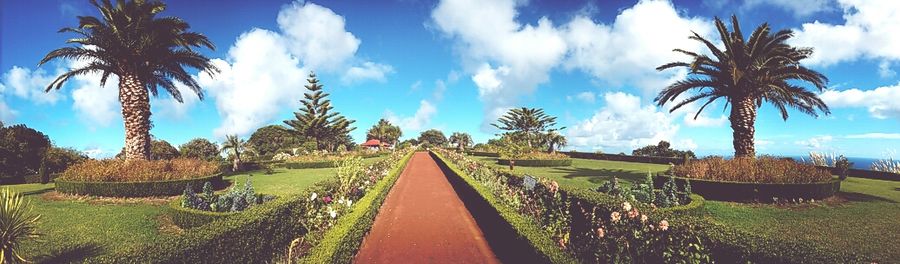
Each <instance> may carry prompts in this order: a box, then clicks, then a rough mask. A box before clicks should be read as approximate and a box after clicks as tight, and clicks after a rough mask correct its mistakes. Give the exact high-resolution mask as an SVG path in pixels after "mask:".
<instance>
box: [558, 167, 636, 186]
mask: <svg viewBox="0 0 900 264" xmlns="http://www.w3.org/2000/svg"><path fill="white" fill-rule="evenodd" d="M552 172H554V173H562V174H565V175H563V177H565V178H567V179H577V178H587V181H589V182H592V183H598V184H599V183H602V182H604V181H608V180H611V179H612V177H613V176H615V177H616V178H619V179H620V180H625V181H628V182H640V181H643V180H644V178H646V177H647V174H646V173H641V172H637V171H627V170H622V169H589V168H572V167H558V168H553V170H552Z"/></svg>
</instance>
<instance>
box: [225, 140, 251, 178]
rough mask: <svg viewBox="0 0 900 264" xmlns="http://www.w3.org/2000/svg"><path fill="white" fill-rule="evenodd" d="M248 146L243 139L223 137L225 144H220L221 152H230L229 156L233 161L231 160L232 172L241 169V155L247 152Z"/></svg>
mask: <svg viewBox="0 0 900 264" xmlns="http://www.w3.org/2000/svg"><path fill="white" fill-rule="evenodd" d="M249 147H250V144H249V143H247V141H244V139H242V138H239V137H238V136H237V135H227V136H225V142H224V143H222V151H223V152H224V151H228V150H231V155H232V156H233V158H234V159H232V162H233V163H232V167H231V169H232V171H240V168H241V154H244V153H245V152H249V151H250V149H249Z"/></svg>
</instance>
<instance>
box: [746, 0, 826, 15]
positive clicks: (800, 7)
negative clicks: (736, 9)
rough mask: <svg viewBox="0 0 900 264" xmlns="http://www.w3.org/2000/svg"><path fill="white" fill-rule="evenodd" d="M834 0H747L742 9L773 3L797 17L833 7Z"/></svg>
mask: <svg viewBox="0 0 900 264" xmlns="http://www.w3.org/2000/svg"><path fill="white" fill-rule="evenodd" d="M832 2H833V1H832V0H805V1H796V0H747V1H746V2H744V5H742V6H741V8H742V9H752V8H756V7H759V6H761V5H771V6H775V7H778V8H781V9H785V10H788V11H790V12H791V13H794V16H796V17H806V16H809V15H812V14H815V13H819V12H823V11H828V10H831V9H833V7H832V6H831V3H832Z"/></svg>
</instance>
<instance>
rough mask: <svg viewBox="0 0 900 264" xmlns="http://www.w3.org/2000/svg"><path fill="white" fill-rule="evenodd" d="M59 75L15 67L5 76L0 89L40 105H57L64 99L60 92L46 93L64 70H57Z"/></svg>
mask: <svg viewBox="0 0 900 264" xmlns="http://www.w3.org/2000/svg"><path fill="white" fill-rule="evenodd" d="M56 72H57V74H48V73H47V71H45V70H44V69H37V70H34V71H32V70H31V69H28V68H22V67H19V66H13V67H12V69H10V70H9V71H7V72H6V73H4V74H3V81H2V83H0V89H2V90H8V92H9V93H10V94H12V95H15V96H18V97H20V98H23V99H26V100H31V101H33V102H35V103H38V104H55V103H56V102H58V101H59V100H61V99H63V98H64V95H63V94H62V93H59V92H53V91H51V92H49V93H47V92H44V89H46V88H47V85H49V84H50V82H52V81H53V79H56V76H59V73H62V69H56Z"/></svg>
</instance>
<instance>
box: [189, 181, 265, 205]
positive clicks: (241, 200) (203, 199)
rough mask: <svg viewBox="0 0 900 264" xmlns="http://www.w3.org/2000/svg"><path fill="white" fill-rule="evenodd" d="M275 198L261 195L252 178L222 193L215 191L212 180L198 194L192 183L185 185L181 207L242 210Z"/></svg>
mask: <svg viewBox="0 0 900 264" xmlns="http://www.w3.org/2000/svg"><path fill="white" fill-rule="evenodd" d="M272 199H275V197H274V196H271V195H259V194H256V191H255V190H254V189H253V184H252V182H250V178H247V183H245V184H244V186H243V187H242V188H241V187H238V186H237V185H233V186H232V187H231V189H229V190H228V192H225V193H223V194H221V195H219V194H215V193H214V192H213V186H212V184H211V183H210V182H206V183H204V185H203V191H202V192H201V193H200V194H199V195H198V194H197V193H195V192H194V188H192V187H191V185H188V186H185V188H184V193H183V194H182V195H181V207H183V208H189V209H194V210H200V211H209V212H240V211H244V210H246V209H247V208H250V207H252V206H254V205H259V204H262V203H265V202H268V201H271V200H272Z"/></svg>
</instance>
